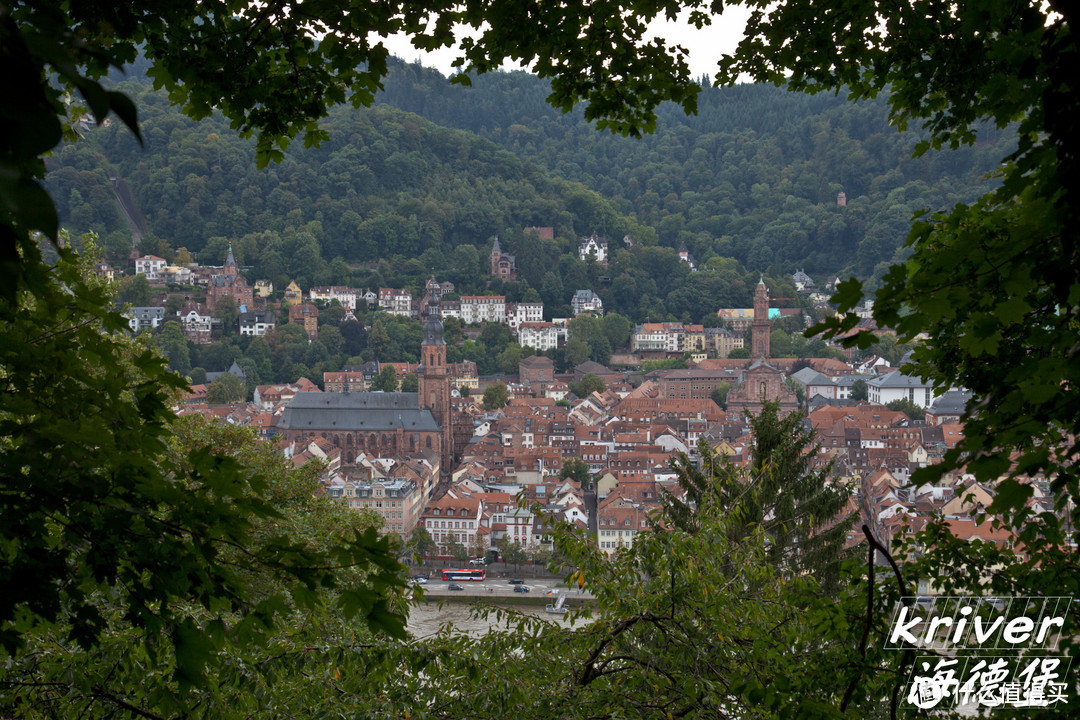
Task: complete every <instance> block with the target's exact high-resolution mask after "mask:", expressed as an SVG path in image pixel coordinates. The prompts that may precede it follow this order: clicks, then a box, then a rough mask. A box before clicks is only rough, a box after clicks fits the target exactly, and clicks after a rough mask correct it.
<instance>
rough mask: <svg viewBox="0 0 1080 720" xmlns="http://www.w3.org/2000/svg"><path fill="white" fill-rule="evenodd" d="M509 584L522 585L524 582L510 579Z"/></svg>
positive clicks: (519, 579)
mask: <svg viewBox="0 0 1080 720" xmlns="http://www.w3.org/2000/svg"><path fill="white" fill-rule="evenodd" d="M510 584H511V585H524V584H525V581H524V580H522V579H521V578H510Z"/></svg>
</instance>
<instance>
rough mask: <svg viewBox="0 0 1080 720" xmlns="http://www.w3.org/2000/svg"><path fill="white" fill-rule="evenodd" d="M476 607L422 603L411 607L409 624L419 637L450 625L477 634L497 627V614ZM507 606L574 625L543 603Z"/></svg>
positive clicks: (549, 620)
mask: <svg viewBox="0 0 1080 720" xmlns="http://www.w3.org/2000/svg"><path fill="white" fill-rule="evenodd" d="M474 609H475V606H474V605H472V604H471V603H461V602H453V603H449V602H448V603H438V602H427V603H420V604H419V605H417V606H413V607H411V608H410V609H409V622H408V624H407V625H406V627H407V629H408V631H409V632H410V633H411V634H412V635H413V637H416V638H418V639H423V638H426V637H430V636H432V635H435V634H436V633H438V632H439V630H440V629H442V628H443V627H445V626H447V625H451V626H453V628H454V630H456V631H458V632H463V633H465V634H467V635H471V636H473V637H479V636H480V635H483V634H485V633H486V632H488V630H490V629H492V628H493V627H496V622H497V619H496V618H495V617H494V616H488V617H476V615H475V613H474V612H473V611H474ZM505 609H508V610H510V611H511V612H513V613H517V614H521V615H528V616H530V617H536V618H542V619H543V620H546V621H547V622H551V623H554V624H557V625H560V626H562V627H570V621H569V620H568V619H567V616H566V615H553V614H550V613H548V612H546V611H545V610H544V606H543V605H514V606H510V607H506V608H505ZM576 624H577V625H578V626H580V625H581V621H580V620H579V621H578V622H577V623H576Z"/></svg>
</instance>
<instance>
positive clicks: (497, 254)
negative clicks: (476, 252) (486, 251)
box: [491, 235, 502, 276]
mask: <svg viewBox="0 0 1080 720" xmlns="http://www.w3.org/2000/svg"><path fill="white" fill-rule="evenodd" d="M501 257H502V248H501V247H499V236H498V235H496V236H495V243H494V244H493V245H492V246H491V274H492V275H496V276H497V275H498V274H499V258H501Z"/></svg>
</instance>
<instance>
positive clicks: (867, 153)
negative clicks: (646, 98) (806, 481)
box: [379, 64, 1015, 277]
mask: <svg viewBox="0 0 1080 720" xmlns="http://www.w3.org/2000/svg"><path fill="white" fill-rule="evenodd" d="M385 85H386V89H385V91H384V92H383V93H381V94H380V96H379V98H380V100H382V101H383V102H386V103H389V104H392V105H394V106H396V107H400V108H402V109H405V110H409V111H411V112H416V113H418V114H421V115H423V116H424V117H426V118H428V119H429V120H431V121H433V122H436V123H439V124H440V125H444V126H448V127H456V128H460V129H463V130H469V131H471V132H474V133H477V134H479V135H481V136H483V137H485V138H488V139H491V140H493V141H494V142H497V143H499V144H501V145H502V146H503V147H505V148H507V149H509V150H511V151H513V152H514V153H515V154H517V155H519V156H520V157H523V158H526V159H529V160H532V161H534V162H537V163H539V164H541V165H543V166H545V167H547V168H548V169H550V170H552V171H553V172H555V173H556V174H557V175H559V176H561V177H564V178H567V179H570V180H576V181H579V182H581V183H583V184H584V185H586V186H587V187H590V188H592V189H594V190H596V191H598V192H599V193H600V194H601V195H603V196H604V197H605V198H609V199H611V200H612V202H613V203H614V204H615V206H616V207H617V208H619V209H620V210H621V211H622V212H624V213H626V214H628V215H632V216H634V217H636V218H637V219H638V220H639V221H640V222H642V223H643V224H647V225H650V226H652V227H655V228H656V230H657V234H658V239H659V242H660V243H661V244H662V245H667V246H670V247H676V248H677V247H679V246H680V245H681V244H682V243H683V242H685V243H686V245H687V247H688V248H689V249H690V250H691V252H692V253H693V254H694V255H695V256H696V257H698V258H699V259H701V260H704V259H707V258H708V257H709V256H710V255H712V254H714V253H715V254H717V255H720V256H724V257H734V258H735V259H737V260H739V261H740V262H741V263H743V264H744V265H746V266H747V267H748V268H756V269H769V268H771V269H772V270H773V271H774V272H776V273H779V272H781V271H784V272H790V271H792V270H794V269H795V268H796V267H805V269H806V270H807V271H809V272H817V273H831V272H840V271H841V270H847V271H849V272H851V273H854V274H856V275H859V276H860V277H869V276H870V275H871V274H872V273H873V271H874V268H875V266H877V265H879V264H880V263H883V262H887V261H890V260H892V259H893V257H894V254H895V252H896V251H897V248H898V247H899V245H900V243H901V242H902V240H903V238H904V237H905V236H906V234H907V228H908V226H909V225H910V218H911V214H912V212H913V211H915V210H919V209H924V208H926V209H930V210H939V209H945V208H950V207H952V206H953V205H955V204H956V203H957V202H967V201H970V200H971V199H973V198H974V197H976V196H977V195H978V194H981V193H982V192H984V191H985V190H986V182H987V181H986V179H985V178H986V175H987V173H988V172H990V171H992V170H993V168H994V166H995V163H996V161H997V160H998V159H1000V158H1001V157H1004V156H1005V155H1007V154H1008V151H1009V149H1011V147H1012V146H1013V145H1014V144H1015V139H1014V135H1013V133H1012V132H1010V131H997V130H995V129H993V128H987V129H986V130H985V131H984V132H983V133H982V134H981V136H980V139H979V142H978V143H977V144H976V145H975V146H974V147H971V148H962V149H960V150H958V151H952V152H928V153H926V154H925V155H923V156H922V157H920V158H917V159H916V158H912V151H913V149H914V148H915V145H916V143H918V142H919V141H920V140H923V139H925V136H924V135H923V134H922V133H920V132H919V131H918V130H916V129H911V130H909V131H907V132H905V133H899V132H897V129H896V128H895V127H892V126H890V124H889V121H888V106H887V103H886V101H885V99H883V98H879V99H877V100H866V101H860V102H858V103H852V102H849V101H848V100H847V98H846V97H843V96H841V97H837V96H835V95H830V94H827V93H821V94H818V95H806V94H802V93H794V92H788V91H786V90H784V89H782V88H777V87H774V86H771V85H739V86H735V87H732V88H714V87H705V88H704V89H703V91H702V93H701V96H700V99H699V109H698V113H697V115H691V116H687V115H685V114H684V113H683V112H682V111H681V110H680V109H679V108H677V107H675V106H673V105H667V106H664V107H661V108H660V112H659V115H660V120H659V122H658V128H657V130H656V132H655V133H653V134H652V135H648V136H645V137H644V138H641V139H634V138H625V137H621V136H613V135H611V134H609V133H600V132H597V131H596V130H595V129H594V128H593V127H592V126H591V125H590V124H589V123H586V122H585V121H584V119H583V117H582V115H581V113H580V112H574V113H568V114H563V113H561V112H559V111H558V110H555V109H553V108H551V107H550V106H549V105H548V104H547V103H546V102H545V97H546V96H547V92H548V90H547V85H546V83H545V82H544V81H542V80H540V79H538V78H536V77H534V76H532V75H529V74H527V73H523V72H515V73H496V74H490V75H482V76H480V77H478V78H475V79H473V81H472V85H471V86H470V87H464V86H461V85H451V84H449V83H447V82H446V80H445V79H444V78H443V77H442V76H441V75H440V74H439V73H438V72H436V71H433V70H429V69H424V68H421V67H420V66H419V65H417V64H396V65H394V66H392V69H391V73H390V75H389V77H388V78H387V80H386V83H385ZM841 191H843V192H844V193H845V195H846V197H847V203H848V204H847V207H846V208H845V209H843V210H838V209H837V208H836V198H837V195H838V193H840V192H841Z"/></svg>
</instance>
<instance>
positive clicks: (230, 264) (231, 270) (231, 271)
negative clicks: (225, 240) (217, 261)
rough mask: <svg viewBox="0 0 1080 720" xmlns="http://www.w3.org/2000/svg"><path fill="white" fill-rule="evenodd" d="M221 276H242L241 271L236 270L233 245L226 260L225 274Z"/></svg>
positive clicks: (230, 245) (230, 246)
mask: <svg viewBox="0 0 1080 720" xmlns="http://www.w3.org/2000/svg"><path fill="white" fill-rule="evenodd" d="M221 274H222V275H233V276H235V275H239V274H240V273H239V271H238V270H237V269H236V258H235V257H233V253H232V243H230V244H229V254H228V256H227V257H226V258H225V268H224V272H222V273H221Z"/></svg>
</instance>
